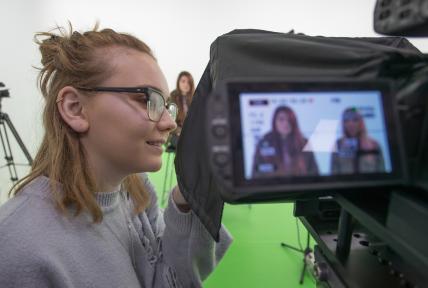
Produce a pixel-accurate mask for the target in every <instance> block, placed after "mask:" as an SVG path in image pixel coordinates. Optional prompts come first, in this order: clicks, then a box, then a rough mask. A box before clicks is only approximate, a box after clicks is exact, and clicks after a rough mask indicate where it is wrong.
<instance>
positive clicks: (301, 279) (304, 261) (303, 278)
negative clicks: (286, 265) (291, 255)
mask: <svg viewBox="0 0 428 288" xmlns="http://www.w3.org/2000/svg"><path fill="white" fill-rule="evenodd" d="M306 265H307V264H306V260H305V259H303V268H302V272H301V273H300V280H299V284H300V285H302V284H303V281H304V280H305V272H306Z"/></svg>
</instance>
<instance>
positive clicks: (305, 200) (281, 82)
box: [176, 0, 428, 288]
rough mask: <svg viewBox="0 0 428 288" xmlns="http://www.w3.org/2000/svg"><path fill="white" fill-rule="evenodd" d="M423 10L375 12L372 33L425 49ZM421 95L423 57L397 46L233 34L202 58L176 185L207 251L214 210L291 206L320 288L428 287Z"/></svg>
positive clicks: (425, 76) (420, 5)
mask: <svg viewBox="0 0 428 288" xmlns="http://www.w3.org/2000/svg"><path fill="white" fill-rule="evenodd" d="M427 3H428V1H402V0H380V1H377V3H376V7H375V13H374V19H375V22H374V27H375V30H376V31H377V32H379V33H383V34H387V35H403V36H410V35H411V36H428V24H427V23H428V20H427V19H428V17H427V15H428V12H427V11H428V4H427ZM427 93H428V58H427V57H426V55H424V54H422V53H420V52H419V51H418V50H417V49H416V48H415V47H414V46H413V45H411V44H410V43H409V42H408V41H407V39H405V38H402V37H382V38H342V37H310V36H306V35H302V34H294V33H286V34H282V33H275V32H269V31H260V30H236V31H232V32H230V33H228V34H225V35H222V36H220V37H219V38H218V39H217V40H216V41H215V42H214V43H213V44H212V45H211V51H210V62H209V64H208V66H207V69H206V70H205V72H204V75H203V76H202V78H201V81H200V83H199V85H198V88H197V90H196V93H195V97H194V99H195V100H194V102H193V104H192V107H191V108H190V110H189V114H188V118H187V122H185V124H184V128H183V134H182V137H181V138H180V143H179V145H178V154H177V158H176V170H177V171H178V183H179V185H180V188H181V190H182V191H184V196H185V197H186V199H187V200H188V201H189V203H190V204H191V206H192V209H193V211H194V212H195V213H196V214H197V215H198V216H199V218H200V219H201V221H202V222H203V223H204V225H205V227H207V229H208V231H210V233H211V234H212V235H213V237H214V238H215V239H218V237H219V235H218V229H219V226H220V219H221V213H222V209H223V206H222V205H223V202H222V201H225V202H229V203H235V204H241V203H264V202H273V201H288V202H294V203H295V206H294V216H296V217H299V219H300V221H301V222H302V223H303V224H304V225H305V227H306V228H307V230H308V231H309V233H310V235H311V236H312V237H313V239H315V241H316V245H315V249H314V256H315V257H314V258H313V259H314V261H312V263H311V264H312V267H313V271H314V274H315V275H316V280H317V287H364V288H368V287H425V286H426V283H427V281H428V275H426V270H427V269H428V249H427V247H428V246H427V244H426V243H428V234H427V233H426V231H425V229H424V228H423V227H424V225H426V224H425V222H426V219H428V117H427V111H428V98H427V97H426V95H427ZM202 119H204V120H205V122H203V121H201V120H202ZM201 131H204V133H205V136H206V137H205V139H201V140H200V141H201V144H202V145H200V146H202V147H204V148H205V149H204V150H203V149H202V148H201V149H199V148H198V147H199V146H197V147H196V146H194V145H192V144H193V143H194V133H195V132H201ZM186 147H189V148H186ZM190 147H191V148H190ZM206 159H208V164H209V165H208V167H209V168H207V167H206V165H204V164H206V162H207V160H206ZM195 175H196V176H195ZM200 191H207V192H206V193H205V194H204V195H200ZM196 194H197V195H196ZM309 239H310V237H309V234H308V237H307V249H305V250H304V251H300V252H302V253H304V254H305V266H304V269H303V273H302V277H301V281H302V279H303V275H304V270H305V269H306V264H310V263H307V262H306V261H307V259H308V258H310V257H307V256H308V254H307V252H308V251H311V249H310V245H309ZM283 247H290V246H289V245H283ZM291 248H293V247H291ZM293 249H294V248H293ZM294 250H299V249H294Z"/></svg>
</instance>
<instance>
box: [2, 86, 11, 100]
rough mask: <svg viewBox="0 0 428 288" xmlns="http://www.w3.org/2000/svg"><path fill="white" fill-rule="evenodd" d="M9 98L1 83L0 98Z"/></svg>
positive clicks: (7, 91)
mask: <svg viewBox="0 0 428 288" xmlns="http://www.w3.org/2000/svg"><path fill="white" fill-rule="evenodd" d="M3 97H10V94H9V90H8V89H7V88H6V87H5V85H4V84H3V82H0V98H3Z"/></svg>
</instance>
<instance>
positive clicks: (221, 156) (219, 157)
mask: <svg viewBox="0 0 428 288" xmlns="http://www.w3.org/2000/svg"><path fill="white" fill-rule="evenodd" d="M214 163H215V164H216V165H217V166H222V167H224V166H226V165H227V164H228V163H229V154H228V153H225V152H220V153H216V154H214Z"/></svg>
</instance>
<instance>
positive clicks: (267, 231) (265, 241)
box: [149, 153, 315, 288]
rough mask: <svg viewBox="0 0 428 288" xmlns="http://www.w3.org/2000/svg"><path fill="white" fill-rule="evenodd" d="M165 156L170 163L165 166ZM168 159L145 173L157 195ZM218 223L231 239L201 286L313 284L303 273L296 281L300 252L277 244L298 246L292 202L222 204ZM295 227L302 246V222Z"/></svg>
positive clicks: (289, 286)
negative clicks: (219, 260) (232, 239)
mask: <svg viewBox="0 0 428 288" xmlns="http://www.w3.org/2000/svg"><path fill="white" fill-rule="evenodd" d="M168 157H170V159H169V160H170V163H169V165H166V164H167V162H168ZM172 162H173V160H172V156H171V154H168V153H164V165H163V167H162V169H161V170H160V171H159V172H157V173H151V174H149V177H150V179H151V181H152V182H153V184H154V185H155V187H156V190H157V192H158V195H159V197H161V196H162V192H163V188H164V182H165V177H166V176H167V175H170V173H171V170H170V169H171V168H172V169H173V167H172V166H173V165H172ZM167 166H169V167H167ZM167 168H168V172H167ZM167 180H169V179H167ZM175 184H176V180H175V178H173V179H172V181H167V183H166V185H165V186H167V188H169V186H173V185H175ZM222 222H223V224H224V225H226V227H227V228H228V230H229V231H230V232H231V234H232V235H233V237H234V241H233V243H232V245H231V247H230V249H229V250H228V252H227V254H226V256H225V257H224V259H223V260H222V261H221V262H220V264H219V265H218V267H217V269H216V270H215V271H214V273H213V274H211V275H210V277H209V278H208V279H207V280H206V281H205V282H204V287H206V288H214V287H215V288H229V287H233V288H235V287H246V288H262V287H263V288H277V287H278V288H279V287H285V288H294V287H315V282H314V280H313V279H312V278H311V277H310V276H309V274H306V276H305V279H304V284H303V285H300V284H299V277H300V272H301V269H302V265H303V255H302V254H300V253H297V252H295V251H293V250H290V249H287V248H284V247H281V242H285V243H288V244H290V245H293V246H296V247H298V240H297V227H296V219H295V218H294V217H293V204H290V203H285V204H257V205H226V206H225V209H224V214H223V221H222ZM299 227H300V235H301V240H302V241H301V242H302V244H303V245H304V244H305V239H306V230H305V229H304V227H303V225H302V224H299Z"/></svg>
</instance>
